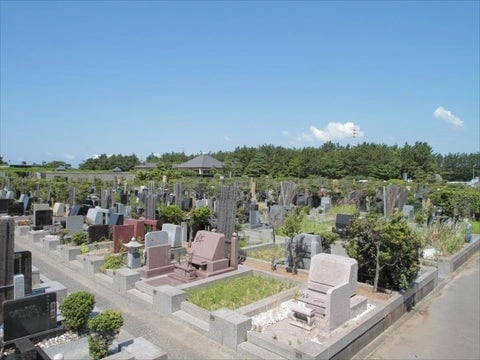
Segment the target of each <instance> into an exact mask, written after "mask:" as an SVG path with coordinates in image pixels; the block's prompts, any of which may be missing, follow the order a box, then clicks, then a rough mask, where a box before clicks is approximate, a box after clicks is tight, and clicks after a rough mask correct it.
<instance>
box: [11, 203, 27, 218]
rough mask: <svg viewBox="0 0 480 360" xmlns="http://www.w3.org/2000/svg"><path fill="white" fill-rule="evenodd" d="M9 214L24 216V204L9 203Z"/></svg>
mask: <svg viewBox="0 0 480 360" xmlns="http://www.w3.org/2000/svg"><path fill="white" fill-rule="evenodd" d="M7 213H8V215H10V216H22V215H23V213H24V205H23V203H22V202H19V201H15V202H11V203H9V204H8V208H7Z"/></svg>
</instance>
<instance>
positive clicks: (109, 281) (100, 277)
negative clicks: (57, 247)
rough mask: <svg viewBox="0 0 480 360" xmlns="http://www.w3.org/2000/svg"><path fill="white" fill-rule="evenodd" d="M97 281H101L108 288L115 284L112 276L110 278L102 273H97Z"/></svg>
mask: <svg viewBox="0 0 480 360" xmlns="http://www.w3.org/2000/svg"><path fill="white" fill-rule="evenodd" d="M74 261H75V260H74ZM95 279H98V280H100V281H101V282H103V283H104V284H105V285H107V286H110V285H112V284H113V279H112V278H111V277H110V276H108V275H106V274H104V273H101V272H100V273H95Z"/></svg>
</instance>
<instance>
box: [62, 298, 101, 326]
mask: <svg viewBox="0 0 480 360" xmlns="http://www.w3.org/2000/svg"><path fill="white" fill-rule="evenodd" d="M94 306H95V295H93V294H91V293H89V292H86V291H77V292H74V293H71V294H70V295H68V296H67V297H66V298H65V299H64V300H63V301H62V303H61V304H60V312H61V314H62V316H63V317H64V319H65V320H64V321H63V325H64V326H65V327H66V328H68V329H72V330H75V331H77V332H81V331H83V330H85V329H86V328H87V324H88V319H89V317H90V314H91V313H92V311H93V308H94Z"/></svg>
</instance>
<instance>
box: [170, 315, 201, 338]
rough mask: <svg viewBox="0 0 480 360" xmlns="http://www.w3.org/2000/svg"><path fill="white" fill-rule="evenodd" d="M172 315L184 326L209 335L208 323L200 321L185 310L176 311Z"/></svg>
mask: <svg viewBox="0 0 480 360" xmlns="http://www.w3.org/2000/svg"><path fill="white" fill-rule="evenodd" d="M172 315H173V317H174V319H176V320H178V321H180V322H181V323H182V324H184V325H186V326H188V327H190V328H191V329H194V330H196V331H198V332H200V333H202V334H204V335H208V331H209V329H210V325H209V324H208V323H207V322H206V321H203V320H200V319H199V318H197V317H195V316H192V315H190V314H189V313H187V312H185V311H183V310H178V311H175V312H174V313H173V314H172Z"/></svg>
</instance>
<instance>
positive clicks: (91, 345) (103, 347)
mask: <svg viewBox="0 0 480 360" xmlns="http://www.w3.org/2000/svg"><path fill="white" fill-rule="evenodd" d="M122 326H123V316H122V314H121V313H120V312H118V311H114V310H105V311H103V312H101V313H100V314H98V315H97V316H96V317H94V318H91V319H90V320H89V321H88V327H89V328H90V330H91V331H92V332H93V334H92V335H90V336H89V337H88V350H89V353H90V357H91V358H92V359H94V360H98V359H102V358H104V357H105V356H107V354H108V348H109V346H110V345H111V344H112V342H113V340H114V339H115V337H116V336H117V335H118V332H119V331H120V328H121V327H122Z"/></svg>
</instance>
